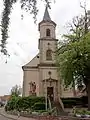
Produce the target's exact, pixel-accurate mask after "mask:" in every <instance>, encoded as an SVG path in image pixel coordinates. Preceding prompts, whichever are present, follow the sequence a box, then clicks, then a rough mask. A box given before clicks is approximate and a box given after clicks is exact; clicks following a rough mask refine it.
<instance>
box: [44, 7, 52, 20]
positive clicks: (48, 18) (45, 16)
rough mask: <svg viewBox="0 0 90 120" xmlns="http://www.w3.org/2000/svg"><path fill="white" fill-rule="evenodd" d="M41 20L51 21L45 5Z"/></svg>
mask: <svg viewBox="0 0 90 120" xmlns="http://www.w3.org/2000/svg"><path fill="white" fill-rule="evenodd" d="M43 20H44V21H51V18H50V15H49V12H48V8H47V6H46V9H45V13H44V16H43Z"/></svg>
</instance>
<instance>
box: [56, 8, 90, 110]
mask: <svg viewBox="0 0 90 120" xmlns="http://www.w3.org/2000/svg"><path fill="white" fill-rule="evenodd" d="M83 8H84V12H85V14H84V16H81V17H76V18H74V19H73V22H72V24H71V23H70V24H69V28H70V30H69V34H67V35H64V38H65V40H66V41H65V43H63V44H62V45H60V47H59V48H58V51H57V63H58V71H59V74H60V76H61V77H62V79H63V81H64V84H65V85H66V87H68V86H69V85H70V86H72V87H73V88H74V89H75V85H77V86H83V84H84V85H85V86H86V90H87V95H88V109H89V110H90V87H89V86H90V75H89V71H90V32H89V27H90V24H89V18H88V13H87V12H86V9H85V7H83Z"/></svg>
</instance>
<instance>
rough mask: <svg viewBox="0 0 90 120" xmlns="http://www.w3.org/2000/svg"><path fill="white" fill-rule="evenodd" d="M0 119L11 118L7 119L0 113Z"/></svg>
mask: <svg viewBox="0 0 90 120" xmlns="http://www.w3.org/2000/svg"><path fill="white" fill-rule="evenodd" d="M0 120H11V119H8V118H6V117H4V116H2V115H0Z"/></svg>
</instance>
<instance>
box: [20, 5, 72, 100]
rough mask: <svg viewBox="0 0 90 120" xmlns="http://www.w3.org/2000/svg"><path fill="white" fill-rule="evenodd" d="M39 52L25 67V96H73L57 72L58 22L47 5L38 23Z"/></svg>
mask: <svg viewBox="0 0 90 120" xmlns="http://www.w3.org/2000/svg"><path fill="white" fill-rule="evenodd" d="M38 30H39V33H40V38H39V39H38V49H39V53H38V54H37V55H36V56H35V57H34V58H33V59H32V60H31V61H30V62H29V63H27V64H26V65H24V66H22V69H23V96H30V95H35V96H49V97H50V98H52V99H55V97H57V96H59V97H72V96H73V91H72V90H71V89H67V90H65V89H64V86H63V83H62V81H61V80H60V77H59V76H58V73H57V66H56V61H55V51H56V49H57V42H58V40H57V39H56V32H55V30H56V23H55V22H54V21H52V20H51V17H50V15H49V12H48V9H47V7H46V9H45V13H44V16H43V20H42V21H41V22H40V23H39V24H38Z"/></svg>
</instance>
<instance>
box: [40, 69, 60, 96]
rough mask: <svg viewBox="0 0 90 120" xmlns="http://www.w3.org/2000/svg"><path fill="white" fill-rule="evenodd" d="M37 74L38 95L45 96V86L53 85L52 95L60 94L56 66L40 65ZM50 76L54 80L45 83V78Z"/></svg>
mask: <svg viewBox="0 0 90 120" xmlns="http://www.w3.org/2000/svg"><path fill="white" fill-rule="evenodd" d="M49 71H50V72H51V76H50V75H49V74H48V72H49ZM39 76H40V78H39V80H40V96H45V94H46V89H47V87H54V96H57V95H60V80H59V78H58V75H57V68H56V67H40V69H39ZM50 77H51V78H52V79H55V80H56V81H52V83H51V85H50V82H47V85H46V83H45V80H46V79H49V78H50Z"/></svg>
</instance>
